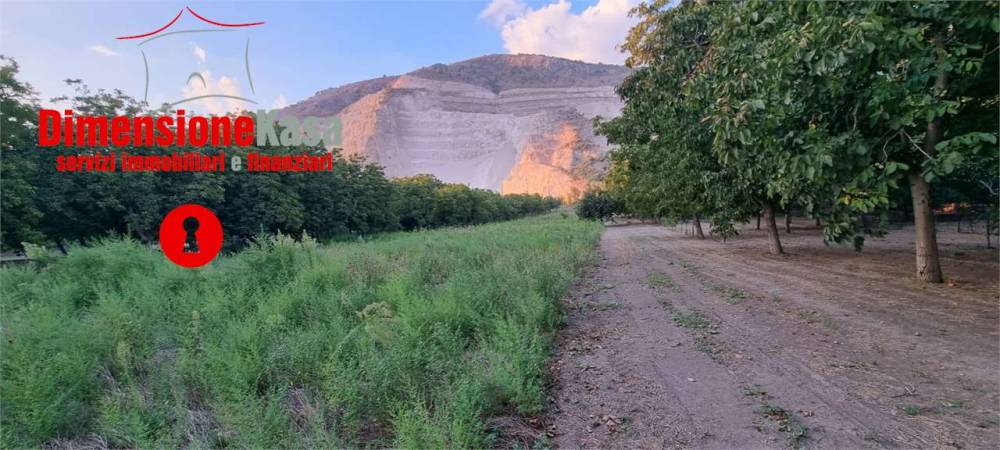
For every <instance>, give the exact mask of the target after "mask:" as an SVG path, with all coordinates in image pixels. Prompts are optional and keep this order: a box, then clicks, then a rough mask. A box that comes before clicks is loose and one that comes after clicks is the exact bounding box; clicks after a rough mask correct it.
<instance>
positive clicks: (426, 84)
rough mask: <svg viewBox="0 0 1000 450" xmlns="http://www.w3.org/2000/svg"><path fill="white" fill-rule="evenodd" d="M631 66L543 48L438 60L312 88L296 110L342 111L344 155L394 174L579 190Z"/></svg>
mask: <svg viewBox="0 0 1000 450" xmlns="http://www.w3.org/2000/svg"><path fill="white" fill-rule="evenodd" d="M627 74H628V69H626V68H624V67H620V66H613V65H605V64H588V63H583V62H578V61H570V60H566V59H562V58H554V57H548V56H540V55H489V56H483V57H479V58H475V59H470V60H467V61H462V62H458V63H454V64H447V65H445V64H435V65H433V66H429V67H424V68H422V69H418V70H415V71H413V72H410V73H408V74H405V75H401V76H386V77H382V78H376V79H372V80H367V81H361V82H357V83H351V84H347V85H344V86H340V87H337V88H332V89H327V90H323V91H320V92H318V93H316V95H314V96H313V97H311V98H309V99H306V100H304V101H302V102H299V103H296V104H294V105H292V106H289V107H288V108H286V109H285V110H284V112H285V113H289V114H293V115H295V116H299V117H304V116H317V117H327V116H331V115H339V116H340V117H341V120H342V123H343V138H344V139H343V147H344V148H343V153H344V154H345V155H362V156H364V157H366V158H368V159H370V160H372V161H376V162H378V163H379V164H381V165H383V166H385V169H386V173H387V174H388V175H390V176H408V175H415V174H418V173H431V174H434V175H435V176H437V177H438V178H440V179H442V180H444V181H448V182H457V183H466V184H469V185H470V186H474V187H480V188H487V189H493V190H499V191H501V192H503V193H540V194H544V195H552V196H557V197H560V198H563V199H566V200H572V199H575V198H577V197H578V196H579V195H580V194H581V193H582V192H583V191H584V190H585V189H586V188H587V186H588V184H589V183H590V182H591V181H592V180H595V179H596V178H597V177H599V176H600V175H601V174H602V173H603V171H604V170H605V169H606V162H605V158H604V156H605V154H606V153H607V142H606V141H605V140H604V138H603V137H600V136H595V135H594V130H593V125H592V120H593V118H594V117H595V116H602V117H605V118H607V117H614V116H616V115H617V114H618V113H619V111H620V110H621V102H620V100H619V99H618V96H617V95H615V93H614V86H615V85H617V84H618V83H619V82H620V81H621V80H622V78H624V77H625V75H627Z"/></svg>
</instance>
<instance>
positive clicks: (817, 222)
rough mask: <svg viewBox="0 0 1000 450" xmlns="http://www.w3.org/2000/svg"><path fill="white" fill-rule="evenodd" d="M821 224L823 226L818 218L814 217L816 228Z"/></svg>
mask: <svg viewBox="0 0 1000 450" xmlns="http://www.w3.org/2000/svg"><path fill="white" fill-rule="evenodd" d="M822 226H823V223H822V222H820V221H819V218H817V219H816V228H819V227H822Z"/></svg>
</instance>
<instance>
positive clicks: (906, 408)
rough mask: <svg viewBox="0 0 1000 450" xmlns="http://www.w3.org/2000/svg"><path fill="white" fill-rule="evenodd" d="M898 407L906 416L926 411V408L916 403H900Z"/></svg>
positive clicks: (917, 414)
mask: <svg viewBox="0 0 1000 450" xmlns="http://www.w3.org/2000/svg"><path fill="white" fill-rule="evenodd" d="M899 409H900V410H901V411H903V414H906V415H908V416H919V415H921V414H923V413H925V412H927V408H924V407H923V406H918V405H901V406H900V407H899Z"/></svg>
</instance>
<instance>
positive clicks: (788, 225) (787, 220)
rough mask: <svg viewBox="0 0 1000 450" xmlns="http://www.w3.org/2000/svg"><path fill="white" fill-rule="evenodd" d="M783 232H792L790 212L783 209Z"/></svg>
mask: <svg viewBox="0 0 1000 450" xmlns="http://www.w3.org/2000/svg"><path fill="white" fill-rule="evenodd" d="M785 233H788V234H791V233H792V214H791V213H789V212H788V211H785Z"/></svg>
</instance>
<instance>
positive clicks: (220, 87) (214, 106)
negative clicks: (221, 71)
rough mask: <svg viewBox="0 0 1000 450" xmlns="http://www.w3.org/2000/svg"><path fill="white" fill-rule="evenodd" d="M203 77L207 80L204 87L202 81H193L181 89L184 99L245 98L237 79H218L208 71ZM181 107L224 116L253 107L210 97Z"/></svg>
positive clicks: (203, 73)
mask: <svg viewBox="0 0 1000 450" xmlns="http://www.w3.org/2000/svg"><path fill="white" fill-rule="evenodd" d="M201 76H202V78H204V79H205V84H204V85H202V84H201V80H198V79H192V80H191V81H190V82H189V83H188V84H187V85H186V86H184V87H183V88H182V89H181V93H182V95H183V97H182V98H192V97H198V96H201V95H216V94H222V95H232V96H236V97H243V91H242V89H240V85H239V82H237V81H236V79H235V78H233V77H227V76H225V75H222V76H220V77H219V78H218V79H216V78H214V77H213V76H212V73H211V72H209V71H207V70H206V71H203V72H201ZM181 106H184V107H187V108H188V109H196V110H198V111H199V112H202V113H208V114H219V115H222V114H226V113H230V112H238V111H242V110H244V109H250V108H251V107H252V106H253V105H252V104H250V103H248V102H245V101H242V100H237V99H234V98H223V97H209V98H203V99H198V100H194V101H191V102H189V103H183V104H181V105H178V107H181Z"/></svg>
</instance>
